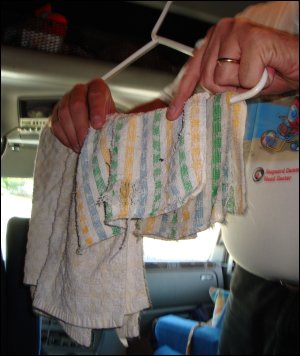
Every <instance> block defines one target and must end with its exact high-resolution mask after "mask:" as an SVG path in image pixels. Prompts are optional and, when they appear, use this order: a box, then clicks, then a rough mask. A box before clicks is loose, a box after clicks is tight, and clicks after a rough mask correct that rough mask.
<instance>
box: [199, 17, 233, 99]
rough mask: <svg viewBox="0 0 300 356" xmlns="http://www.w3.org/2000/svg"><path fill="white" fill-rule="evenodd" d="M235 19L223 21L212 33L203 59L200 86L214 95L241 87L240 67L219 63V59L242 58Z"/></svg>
mask: <svg viewBox="0 0 300 356" xmlns="http://www.w3.org/2000/svg"><path fill="white" fill-rule="evenodd" d="M234 25H235V22H234V20H233V19H231V18H230V19H223V20H221V21H220V22H219V23H218V24H217V25H216V26H215V29H214V31H213V32H212V33H211V37H210V39H209V43H208V46H207V48H206V51H205V54H204V56H203V58H202V68H201V74H200V76H201V78H200V84H201V85H202V86H204V87H205V88H207V89H208V90H209V91H211V92H212V93H219V92H224V91H225V90H228V89H229V88H230V89H231V88H235V87H236V86H238V85H239V81H238V65H236V64H233V63H227V62H224V63H223V62H221V63H219V62H218V58H220V57H225V58H233V59H239V58H240V48H239V45H238V42H237V39H236V35H235V33H234V30H233V28H234Z"/></svg>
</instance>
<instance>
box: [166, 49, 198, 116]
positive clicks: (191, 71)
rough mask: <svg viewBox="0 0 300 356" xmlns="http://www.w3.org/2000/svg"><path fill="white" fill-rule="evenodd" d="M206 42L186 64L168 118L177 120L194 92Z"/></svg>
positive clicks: (167, 113)
mask: <svg viewBox="0 0 300 356" xmlns="http://www.w3.org/2000/svg"><path fill="white" fill-rule="evenodd" d="M204 51H205V44H203V45H202V46H201V47H200V48H198V49H197V50H196V51H195V52H194V57H193V58H191V59H190V60H189V61H188V63H187V64H186V71H185V74H184V75H183V77H182V79H181V82H180V84H179V87H178V90H177V93H176V95H175V96H174V98H173V100H172V101H171V103H170V105H169V107H168V109H167V112H166V117H167V119H168V120H171V121H172V120H175V119H177V118H178V116H179V115H180V114H181V112H182V110H183V107H184V103H185V102H186V101H187V100H188V98H189V97H190V96H191V95H192V94H193V92H194V90H195V88H196V87H197V84H198V81H199V78H200V67H201V60H202V55H203V52H204Z"/></svg>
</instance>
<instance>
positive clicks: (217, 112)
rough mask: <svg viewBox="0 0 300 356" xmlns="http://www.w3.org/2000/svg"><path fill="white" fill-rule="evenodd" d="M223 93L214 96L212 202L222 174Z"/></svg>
mask: <svg viewBox="0 0 300 356" xmlns="http://www.w3.org/2000/svg"><path fill="white" fill-rule="evenodd" d="M221 129H222V127H221V95H217V96H215V98H214V103H213V122H212V193H211V194H212V195H211V198H212V202H214V201H215V198H216V195H217V192H218V183H219V179H220V175H221V170H220V168H221V146H222V130H221Z"/></svg>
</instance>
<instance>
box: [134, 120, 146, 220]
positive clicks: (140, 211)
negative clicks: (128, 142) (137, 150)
mask: <svg viewBox="0 0 300 356" xmlns="http://www.w3.org/2000/svg"><path fill="white" fill-rule="evenodd" d="M142 121H143V122H142V125H143V128H142V137H143V140H142V154H141V161H140V179H139V193H140V199H139V201H138V202H137V213H136V217H137V218H139V217H144V214H145V207H146V202H147V195H148V184H147V180H148V179H147V177H148V174H149V172H148V167H147V140H146V137H148V132H149V126H148V125H147V122H148V124H149V117H148V115H147V114H144V115H143V117H142Z"/></svg>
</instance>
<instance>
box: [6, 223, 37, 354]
mask: <svg viewBox="0 0 300 356" xmlns="http://www.w3.org/2000/svg"><path fill="white" fill-rule="evenodd" d="M28 227H29V219H25V218H16V217H13V218H11V219H10V220H9V222H8V225H7V234H6V266H5V273H4V275H3V278H4V279H5V281H4V283H5V282H6V283H5V286H4V287H5V289H6V291H5V292H6V295H5V296H4V299H5V300H4V301H3V303H5V305H6V314H7V315H6V317H5V316H4V321H3V326H4V328H5V327H6V330H5V334H6V345H5V346H6V351H7V352H6V353H5V354H9V355H39V354H40V345H41V318H40V317H39V316H36V315H35V314H34V313H33V311H32V303H31V295H30V290H29V287H27V286H25V285H24V284H23V274H24V262H25V253H26V244H27V233H28ZM1 278H2V275H1ZM2 317H3V316H2Z"/></svg>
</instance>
